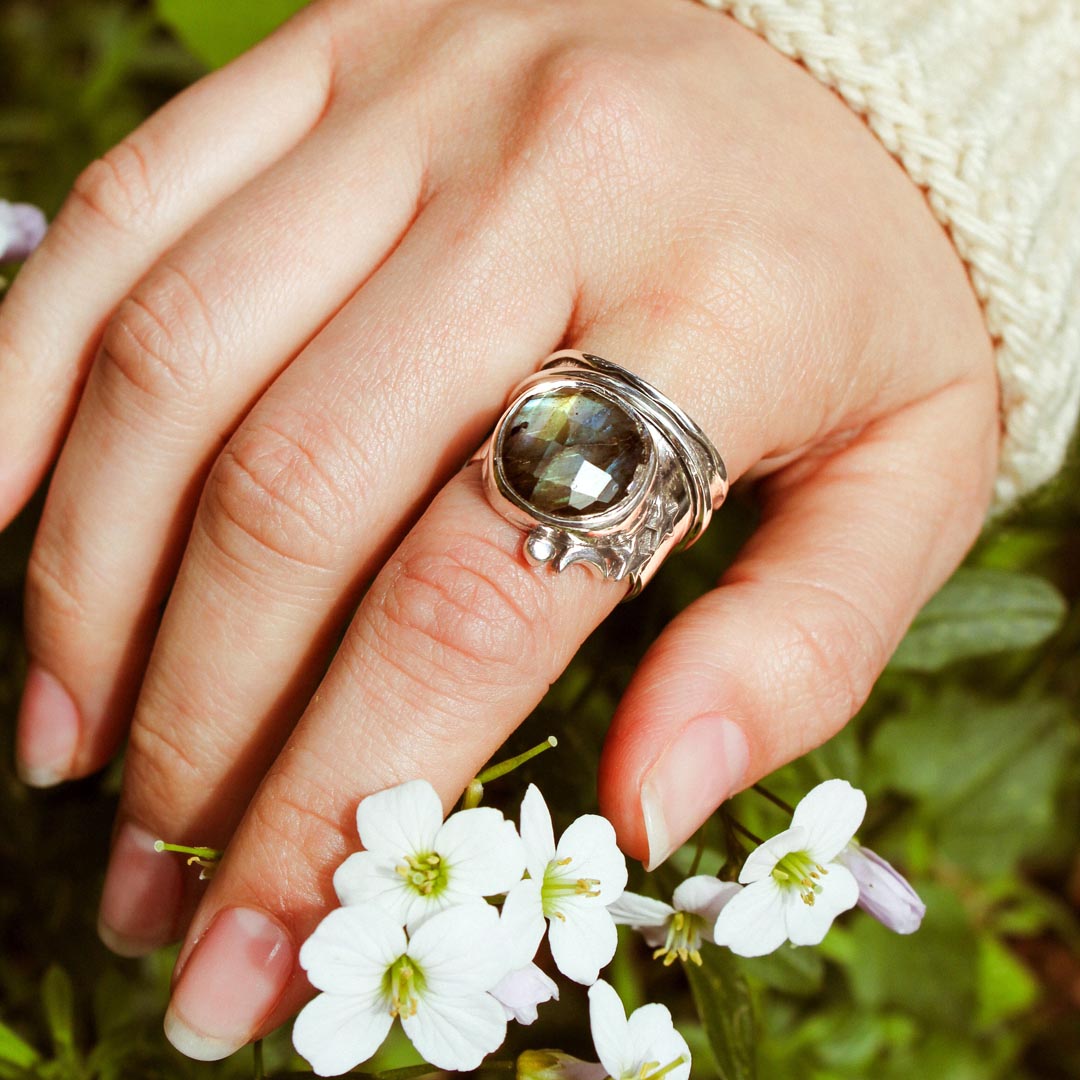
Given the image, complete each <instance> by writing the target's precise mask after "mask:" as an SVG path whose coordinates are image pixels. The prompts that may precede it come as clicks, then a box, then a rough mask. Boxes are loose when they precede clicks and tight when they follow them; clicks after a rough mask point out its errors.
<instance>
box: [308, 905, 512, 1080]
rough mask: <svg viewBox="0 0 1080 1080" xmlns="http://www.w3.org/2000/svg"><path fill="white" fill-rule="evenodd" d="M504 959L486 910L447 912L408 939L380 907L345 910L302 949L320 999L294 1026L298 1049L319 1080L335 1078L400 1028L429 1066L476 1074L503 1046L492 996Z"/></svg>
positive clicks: (500, 1017)
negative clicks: (396, 1026)
mask: <svg viewBox="0 0 1080 1080" xmlns="http://www.w3.org/2000/svg"><path fill="white" fill-rule="evenodd" d="M507 955H508V950H507V944H506V942H505V940H504V935H503V931H502V927H501V926H500V923H499V915H498V912H497V911H496V910H495V908H493V907H491V906H490V905H488V904H484V903H478V902H475V901H474V902H472V903H466V904H462V905H461V906H459V907H454V908H449V909H448V910H446V911H442V912H439V913H437V914H435V915H432V916H431V917H430V918H428V919H426V920H425V921H424V923H423V925H422V926H420V927H419V928H418V929H417V930H416V931H415V933H412V934H409V935H406V933H405V931H404V930H403V929H402V928H401V926H400V925H399V924H398V923H397V922H396V921H395V920H394V918H393V917H392V916H390V915H389V914H387V913H386V912H385V911H384V910H383V909H382V908H380V907H379V906H378V905H376V904H365V905H363V906H359V907H343V908H338V909H337V910H336V911H332V912H330V914H329V915H327V916H326V918H325V919H323V921H322V922H321V923H319V925H318V927H316V929H315V932H314V933H313V934H312V935H311V937H309V938H308V939H307V941H305V942H304V944H303V945H302V946H301V948H300V966H301V967H302V968H303V969H304V970H305V971H306V972H307V976H308V979H309V980H310V981H311V984H312V985H313V986H314V987H315V988H316V989H318V990H321V991H322V993H320V994H319V995H318V996H317V997H316V998H314V1000H312V1001H311V1002H309V1003H308V1004H307V1005H306V1006H305V1007H304V1009H303V1010H302V1011H301V1013H300V1015H299V1016H298V1017H297V1018H296V1023H295V1024H294V1026H293V1045H294V1046H295V1047H296V1050H297V1052H298V1053H299V1054H300V1055H302V1056H303V1057H304V1058H306V1059H307V1061H308V1062H309V1063H310V1065H311V1067H312V1068H313V1069H314V1070H315V1072H316V1073H317V1074H318V1075H319V1076H337V1075H340V1074H341V1073H344V1072H347V1071H348V1070H349V1069H352V1068H355V1066H357V1065H359V1064H360V1063H361V1062H363V1061H367V1059H368V1058H370V1057H371V1056H372V1055H373V1054H374V1053H375V1051H376V1050H378V1048H379V1046H380V1045H381V1044H382V1042H383V1040H384V1039H385V1038H386V1036H387V1033H388V1032H389V1031H390V1028H391V1026H392V1025H393V1023H394V1020H395V1019H398V1020H400V1021H401V1026H402V1027H403V1028H404V1029H405V1034H406V1035H408V1037H409V1039H410V1040H411V1041H412V1043H413V1045H414V1046H415V1047H416V1049H417V1050H418V1051H419V1053H420V1055H421V1056H422V1057H423V1058H424V1060H425V1061H428V1062H430V1063H431V1064H432V1065H434V1066H436V1067H438V1068H440V1069H455V1070H462V1071H465V1070H471V1069H475V1068H476V1067H477V1066H478V1065H479V1064H480V1062H481V1061H482V1060H483V1058H484V1056H485V1055H486V1054H489V1053H491V1052H492V1051H493V1050H496V1049H498V1047H500V1046H501V1045H502V1043H503V1040H504V1039H505V1038H506V1016H505V1015H504V1013H503V1008H502V1006H501V1005H500V1004H499V1003H498V1002H497V1001H496V1000H495V999H494V998H493V997H492V996H491V994H490V993H489V992H488V991H490V990H491V988H492V987H493V986H495V984H496V983H498V981H499V980H500V979H501V978H502V977H503V975H505V974H506V966H507Z"/></svg>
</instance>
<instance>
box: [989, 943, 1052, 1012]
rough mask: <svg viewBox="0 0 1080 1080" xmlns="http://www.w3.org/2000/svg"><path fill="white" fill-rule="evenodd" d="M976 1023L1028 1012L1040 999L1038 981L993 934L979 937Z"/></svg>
mask: <svg viewBox="0 0 1080 1080" xmlns="http://www.w3.org/2000/svg"><path fill="white" fill-rule="evenodd" d="M978 995H979V997H978V1000H979V1009H978V1023H979V1026H980V1027H982V1028H991V1027H993V1026H994V1025H995V1024H998V1023H1000V1022H1001V1021H1003V1020H1011V1019H1012V1018H1013V1017H1015V1016H1020V1015H1022V1014H1023V1013H1025V1012H1027V1011H1028V1010H1029V1009H1030V1008H1031V1007H1032V1005H1034V1004H1035V1002H1036V1001H1038V999H1039V982H1038V980H1037V979H1036V978H1035V976H1034V975H1032V973H1031V972H1030V971H1029V970H1028V969H1027V968H1026V967H1025V966H1024V965H1023V964H1022V963H1021V962H1020V961H1019V960H1018V959H1017V958H1016V955H1015V954H1014V953H1013V952H1012V951H1011V950H1010V949H1009V948H1008V947H1007V946H1005V945H1004V944H1003V943H1002V942H1001V941H1000V940H999V939H998V938H996V937H994V936H993V935H992V934H984V935H983V936H982V937H980V938H979V971H978Z"/></svg>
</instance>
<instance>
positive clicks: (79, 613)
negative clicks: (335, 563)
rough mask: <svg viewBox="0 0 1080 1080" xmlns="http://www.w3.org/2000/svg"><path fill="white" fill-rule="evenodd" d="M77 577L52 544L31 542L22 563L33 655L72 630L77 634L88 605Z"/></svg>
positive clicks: (52, 644)
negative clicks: (24, 570) (29, 549)
mask: <svg viewBox="0 0 1080 1080" xmlns="http://www.w3.org/2000/svg"><path fill="white" fill-rule="evenodd" d="M77 581H78V579H77V578H76V577H74V576H73V575H72V574H70V573H69V572H68V569H67V566H66V565H65V559H64V556H63V554H62V552H60V551H59V550H58V549H57V548H56V547H55V546H54V545H53V544H51V543H48V542H45V543H43V542H42V541H41V540H39V541H38V542H37V543H36V544H34V547H33V549H32V551H31V552H30V559H29V561H28V563H27V567H26V584H25V598H24V610H25V621H26V637H27V645H28V647H29V649H30V652H31V653H32V654H33V655H35V656H41V655H42V653H44V652H45V651H46V650H47V649H55V648H56V647H57V645H58V643H59V642H62V641H64V640H66V639H67V638H68V637H69V636H70V635H71V634H72V633H73V632H76V633H79V635H80V636H81V632H82V631H83V629H84V628H85V627H86V625H87V622H88V617H89V613H90V608H89V605H88V604H87V602H86V601H85V599H84V598H83V597H82V596H81V595H80V592H79V589H78V587H77V584H76V583H77Z"/></svg>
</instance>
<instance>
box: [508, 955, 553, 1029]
mask: <svg viewBox="0 0 1080 1080" xmlns="http://www.w3.org/2000/svg"><path fill="white" fill-rule="evenodd" d="M491 996H492V997H493V998H494V999H495V1000H496V1001H497V1002H498V1003H499V1004H500V1005H501V1006H502V1007H503V1009H504V1010H505V1012H506V1018H507V1020H516V1021H517V1022H518V1023H519V1024H532V1023H534V1022H535V1020H536V1017H537V1015H538V1014H537V1006H538V1005H543V1004H544V1002H545V1001H551V1000H552V999H554V1000H555V1001H558V1000H559V987H558V985H557V984H556V983H555V981H554V980H553V979H552V978H551V977H550V976H549V975H548V973H547V972H546V971H544V970H543V969H542V968H539V967H537V966H536V964H532V963H529V964H526V965H525V966H524V967H520V968H518V969H517V970H515V971H511V972H510V973H509V974H508V975H504V976H503V977H502V978H501V979H500V980H499V981H498V983H496V985H495V986H494V988H493V989H492V990H491Z"/></svg>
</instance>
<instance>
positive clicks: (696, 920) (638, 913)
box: [608, 874, 742, 966]
mask: <svg viewBox="0 0 1080 1080" xmlns="http://www.w3.org/2000/svg"><path fill="white" fill-rule="evenodd" d="M741 889H742V886H741V885H737V884H736V883H735V882H734V881H719V880H718V879H717V878H714V877H710V876H709V875H708V874H697V875H695V876H694V877H690V878H687V879H686V880H685V881H684V882H683V883H682V884H681V885H679V887H678V888H677V889H676V890H675V892H674V894H673V895H672V897H671V903H670V904H665V903H664V901H663V900H654V899H653V898H652V897H651V896H641V895H640V894H638V893H632V892H624V893H623V894H622V896H620V897H619V899H618V900H616V901H615V903H614V904H612V905H611V907H610V908H609V909H608V910H609V911H610V912H611V914H612V916H613V917H614V919H615V922H616V923H619V924H621V925H623V926H631V927H633V928H634V929H635V930H637V931H638V932H639V933H640V934H641V935H642V937H644V938H645V940H646V942H648V944H650V945H651V946H652V947H653V958H654V959H656V960H663V962H664V965H665V966H669V965H671V964H673V963H675V961H676V960H682V961H683V962H690V963H693V964H700V963H701V943H702V942H703V941H707V942H710V943H711V942H712V940H713V927H714V926H715V925H716V919H717V916H718V915H719V914H720V912H721V911H722V910H723V909H724V907H725V906H726V905H727V903H728V901H729V900H731V899H732V898H733V897H734V896H735V895H736V894H737V893H738V892H739V891H740V890H741Z"/></svg>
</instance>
